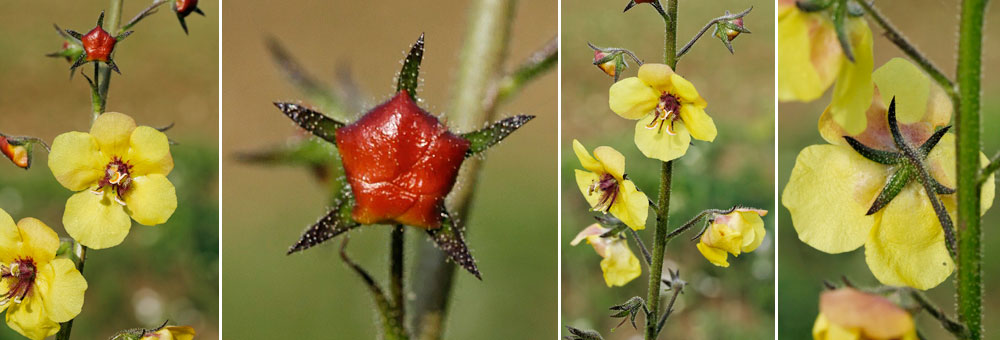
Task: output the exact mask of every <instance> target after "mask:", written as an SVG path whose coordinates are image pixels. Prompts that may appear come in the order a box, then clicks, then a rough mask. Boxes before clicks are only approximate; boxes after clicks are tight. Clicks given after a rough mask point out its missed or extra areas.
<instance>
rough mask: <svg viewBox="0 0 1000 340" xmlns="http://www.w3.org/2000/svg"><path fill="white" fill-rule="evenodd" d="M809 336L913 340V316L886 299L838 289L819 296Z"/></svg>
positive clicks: (819, 338) (829, 339)
mask: <svg viewBox="0 0 1000 340" xmlns="http://www.w3.org/2000/svg"><path fill="white" fill-rule="evenodd" d="M812 333H813V339H817V340H836V339H870V340H889V339H900V340H916V339H917V331H916V328H915V325H914V323H913V317H912V316H910V314H909V313H908V312H906V310H904V309H903V308H900V307H899V306H897V305H896V304H894V303H892V302H891V301H889V300H888V299H886V298H884V297H882V296H879V295H875V294H869V293H865V292H862V291H859V290H857V289H854V288H849V287H845V288H840V289H836V290H830V291H826V292H823V293H822V294H821V295H820V302H819V316H818V317H817V318H816V323H815V325H813V331H812Z"/></svg>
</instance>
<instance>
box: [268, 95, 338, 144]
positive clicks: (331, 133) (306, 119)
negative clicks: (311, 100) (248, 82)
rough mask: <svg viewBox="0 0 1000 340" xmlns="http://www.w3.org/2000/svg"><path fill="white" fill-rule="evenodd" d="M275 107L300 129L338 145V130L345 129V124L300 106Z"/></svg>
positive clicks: (284, 105) (280, 105) (281, 104)
mask: <svg viewBox="0 0 1000 340" xmlns="http://www.w3.org/2000/svg"><path fill="white" fill-rule="evenodd" d="M274 106H277V107H278V109H279V110H281V112H282V113H284V114H285V115H286V116H288V118H291V119H292V121H293V122H295V124H297V125H298V126H299V127H301V128H303V129H305V130H306V131H309V132H311V133H312V134H313V135H316V137H319V138H323V140H325V141H328V142H330V143H333V144H337V129H339V128H342V127H344V123H341V122H338V121H336V120H333V119H332V118H330V117H327V116H326V115H324V114H322V113H319V112H317V111H313V110H310V109H308V108H306V107H303V106H301V105H298V104H292V103H279V102H275V103H274Z"/></svg>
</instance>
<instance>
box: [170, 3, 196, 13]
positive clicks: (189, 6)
mask: <svg viewBox="0 0 1000 340" xmlns="http://www.w3.org/2000/svg"><path fill="white" fill-rule="evenodd" d="M196 8H198V0H177V1H174V12H177V14H180V15H183V16H188V15H189V14H191V12H194V10H195V9H196Z"/></svg>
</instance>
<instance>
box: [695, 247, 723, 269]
mask: <svg viewBox="0 0 1000 340" xmlns="http://www.w3.org/2000/svg"><path fill="white" fill-rule="evenodd" d="M696 247H698V251H699V252H701V255H702V256H704V257H705V259H708V262H712V264H714V265H716V266H719V267H729V261H726V258H727V257H728V256H729V255H728V254H726V251H725V250H722V249H718V248H712V247H709V246H708V245H706V244H705V243H702V242H698V244H697V245H696Z"/></svg>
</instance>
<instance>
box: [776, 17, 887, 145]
mask: <svg viewBox="0 0 1000 340" xmlns="http://www.w3.org/2000/svg"><path fill="white" fill-rule="evenodd" d="M845 25H846V26H847V27H846V30H847V34H848V38H849V39H850V44H851V52H852V53H853V55H854V62H851V60H849V59H847V56H846V55H845V54H844V52H843V50H842V49H841V47H840V42H839V40H838V39H837V33H836V31H835V30H834V26H833V22H832V21H831V20H830V17H829V14H827V13H825V12H822V11H820V12H812V13H807V12H804V11H802V10H800V9H799V8H798V7H797V6H796V1H794V0H781V1H779V4H778V99H779V100H781V101H804V102H809V101H813V100H815V99H817V98H819V97H820V96H821V95H823V92H826V89H827V88H829V87H830V84H832V83H833V81H834V80H835V79H836V80H837V84H836V85H835V86H834V88H833V99H832V101H831V104H830V111H831V114H832V115H833V119H834V120H836V121H837V123H839V124H840V125H841V126H843V127H844V128H845V129H847V131H848V132H850V133H851V134H856V133H859V132H861V130H864V129H865V120H864V119H863V115H864V112H865V108H866V107H868V103H869V102H870V101H871V97H872V87H871V85H870V84H871V72H872V67H873V65H874V59H873V57H872V32H871V29H870V28H869V27H868V23H867V22H866V21H865V20H864V19H863V18H860V17H859V18H847V19H846V22H845Z"/></svg>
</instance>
